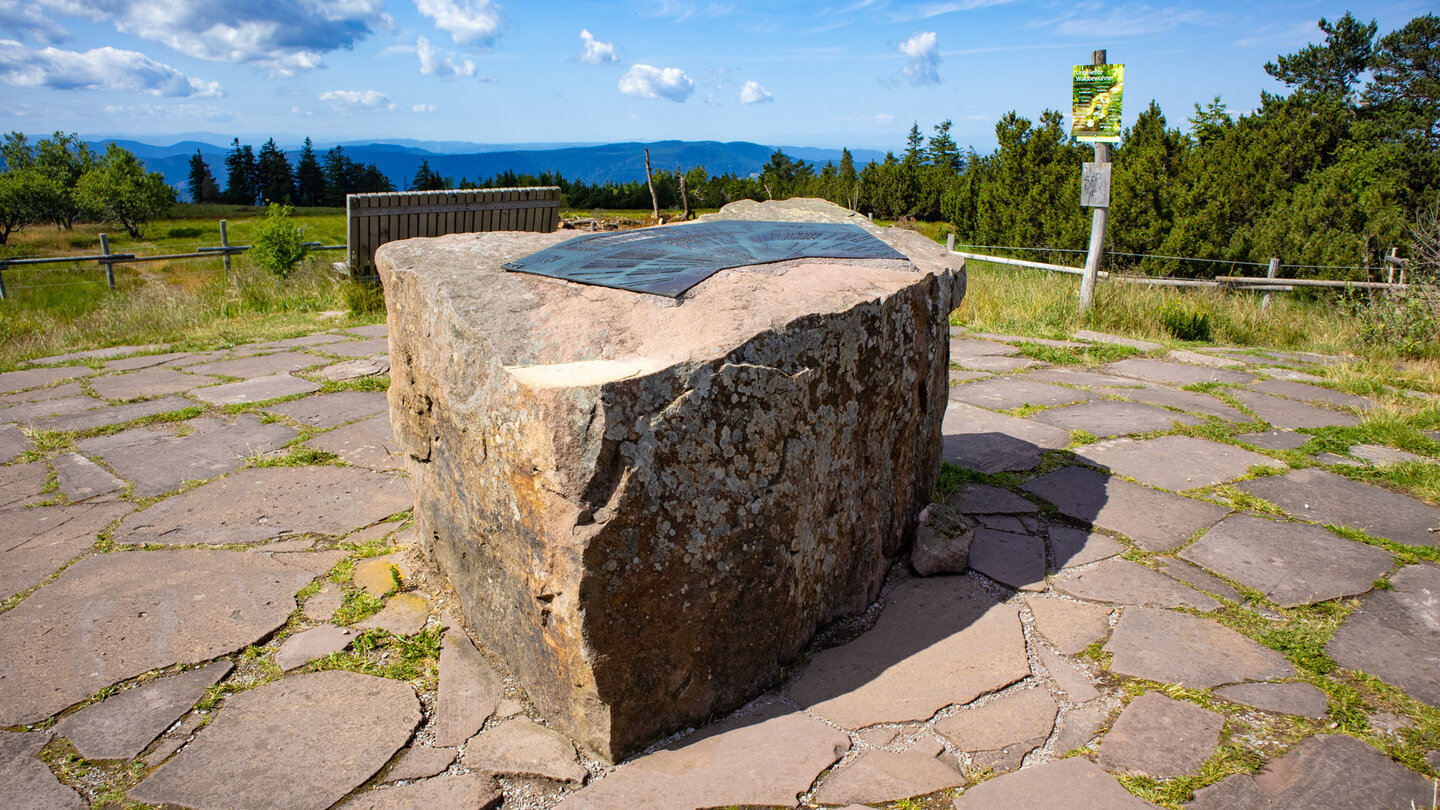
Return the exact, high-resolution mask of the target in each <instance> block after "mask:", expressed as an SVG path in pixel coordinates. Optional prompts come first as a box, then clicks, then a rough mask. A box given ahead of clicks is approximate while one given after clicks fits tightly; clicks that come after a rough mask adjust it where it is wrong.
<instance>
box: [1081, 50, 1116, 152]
mask: <svg viewBox="0 0 1440 810" xmlns="http://www.w3.org/2000/svg"><path fill="white" fill-rule="evenodd" d="M1074 77H1075V78H1074V84H1073V85H1071V91H1070V95H1071V107H1072V110H1073V115H1074V118H1073V121H1072V123H1071V125H1070V134H1071V135H1074V136H1075V140H1077V141H1087V142H1090V143H1096V142H1102V143H1119V141H1120V96H1121V93H1122V92H1123V91H1124V89H1125V66H1124V65H1076V66H1075V74H1074Z"/></svg>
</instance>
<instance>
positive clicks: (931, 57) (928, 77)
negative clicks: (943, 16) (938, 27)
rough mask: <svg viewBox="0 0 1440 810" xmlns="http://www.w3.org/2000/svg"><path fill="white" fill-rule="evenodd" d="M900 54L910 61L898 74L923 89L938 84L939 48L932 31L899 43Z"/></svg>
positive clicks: (923, 32)
mask: <svg viewBox="0 0 1440 810" xmlns="http://www.w3.org/2000/svg"><path fill="white" fill-rule="evenodd" d="M900 53H903V54H905V56H906V57H908V58H909V60H910V63H909V64H907V65H906V66H905V67H903V68H901V69H900V72H901V74H903V75H904V76H905V78H906V79H907V80H908V81H909V82H910V83H911V84H913V85H915V86H916V87H923V86H925V85H931V84H939V83H940V46H939V45H938V44H937V43H936V41H935V32H934V31H921V32H920V33H918V34H916V35H915V36H913V37H910V38H909V39H907V40H905V41H904V42H902V43H900Z"/></svg>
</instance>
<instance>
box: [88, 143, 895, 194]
mask: <svg viewBox="0 0 1440 810" xmlns="http://www.w3.org/2000/svg"><path fill="white" fill-rule="evenodd" d="M110 140H112V139H109V138H105V139H99V140H92V141H89V144H90V146H91V148H93V149H97V150H99V151H102V152H103V151H104V149H105V144H106V143H107V142H109V141H110ZM113 140H114V142H115V143H118V144H119V145H121V146H123V147H125V148H126V149H129V150H130V151H131V152H134V153H135V156H136V157H138V158H140V159H141V160H143V161H144V162H145V165H146V167H147V168H149V169H150V170H151V171H158V172H160V173H161V174H163V175H164V176H165V181H166V182H167V183H169V184H170V185H172V186H175V187H176V188H179V189H181V190H182V191H183V190H184V188H185V184H186V181H187V180H188V179H189V176H190V157H191V156H192V155H194V154H195V151H196V150H197V149H198V150H199V151H200V154H201V155H203V156H204V157H205V160H206V162H207V163H209V164H210V171H211V172H212V173H214V175H215V179H216V180H217V181H218V182H219V183H220V184H221V186H222V187H223V186H224V184H225V155H226V154H227V153H228V152H229V149H228V148H227V147H223V146H216V145H215V144H213V143H210V142H207V141H201V140H183V141H180V142H178V143H174V144H170V145H168V146H156V145H154V144H147V143H141V142H139V141H133V140H125V139H120V138H116V139H113ZM242 143H244V141H243V140H242ZM250 145H251V146H252V147H254V148H255V149H256V150H257V151H258V150H259V147H260V144H259V143H251V144H250ZM338 145H339V146H340V147H341V148H342V149H344V151H345V154H346V156H347V157H349V158H350V159H351V160H353V161H356V162H358V163H373V164H375V166H376V167H377V168H379V169H380V171H382V172H384V173H385V175H386V176H387V177H389V178H390V180H391V182H393V183H394V184H395V187H396V188H405V187H407V186H408V185H409V182H410V179H411V178H413V177H414V176H415V169H416V167H418V166H419V165H420V161H421V160H424V161H427V162H428V163H429V165H430V170H431V171H433V172H435V173H436V174H440V175H443V176H445V177H451V178H454V179H455V180H456V181H457V182H458V181H459V180H460V179H461V178H468V179H470V180H483V179H485V178H488V177H493V176H495V175H497V174H500V173H501V172H504V171H513V172H515V173H516V174H540V173H541V172H558V173H559V174H560V175H561V176H563V177H564V178H566V179H567V180H583V181H585V182H586V183H590V184H595V183H605V182H611V181H613V182H617V183H623V182H628V181H631V180H644V179H645V151H644V150H645V149H647V148H648V149H649V150H650V163H651V165H652V167H653V168H654V169H656V170H660V169H667V170H672V171H673V170H674V169H676V168H683V169H689V168H692V167H694V166H704V167H705V170H706V171H708V172H709V173H710V174H712V175H715V174H734V175H738V176H741V177H748V176H750V175H752V174H758V173H759V172H760V169H761V168H762V167H763V166H764V165H765V163H766V161H768V160H769V159H770V154H771V153H772V152H774V151H775V149H776V148H777V147H774V146H765V145H762V144H758V143H749V142H747V141H733V142H730V143H720V142H718V141H658V142H655V143H609V144H583V145H574V144H567V145H557V144H475V143H465V142H461V141H413V140H403V139H402V140H393V141H378V142H374V141H371V142H353V143H341V144H338ZM329 147H330V145H329V144H327V145H317V146H316V147H315V151H316V153H317V157H320V158H321V159H322V160H323V158H324V152H325V150H326V149H328V148H329ZM778 148H779V149H780V150H781V151H783V152H785V154H787V155H789V156H790V157H792V158H796V159H799V160H804V161H807V162H811V163H814V164H816V165H817V167H818V166H822V165H824V163H825V161H827V160H832V161H835V162H836V163H837V164H838V163H839V162H840V150H839V149H820V148H815V147H808V146H781V147H778ZM285 152H286V155H287V156H288V157H289V158H290V163H291V165H294V163H295V161H296V160H298V159H299V147H298V146H291V145H286V147H285ZM850 153H851V154H852V155H853V156H854V158H855V164H856V167H857V168H858V167H860V166H863V165H865V164H866V163H868V162H870V161H872V160H875V161H879V160H884V158H885V154H884V153H883V152H880V151H877V150H874V149H852V150H850Z"/></svg>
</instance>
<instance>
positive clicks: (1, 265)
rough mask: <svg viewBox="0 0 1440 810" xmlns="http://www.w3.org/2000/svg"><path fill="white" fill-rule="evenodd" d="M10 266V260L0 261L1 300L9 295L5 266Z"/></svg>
mask: <svg viewBox="0 0 1440 810" xmlns="http://www.w3.org/2000/svg"><path fill="white" fill-rule="evenodd" d="M9 266H10V263H9V262H0V301H4V300H5V299H6V298H8V297H9V296H7V295H6V294H5V268H7V267H9Z"/></svg>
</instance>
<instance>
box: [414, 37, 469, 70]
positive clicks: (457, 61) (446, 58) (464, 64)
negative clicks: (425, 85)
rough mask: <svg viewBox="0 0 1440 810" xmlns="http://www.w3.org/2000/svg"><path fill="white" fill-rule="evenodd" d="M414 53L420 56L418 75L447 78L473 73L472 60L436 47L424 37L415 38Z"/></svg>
mask: <svg viewBox="0 0 1440 810" xmlns="http://www.w3.org/2000/svg"><path fill="white" fill-rule="evenodd" d="M415 53H416V55H418V56H419V57H420V75H422V76H439V77H441V78H448V77H451V76H474V75H475V63H474V62H472V61H470V60H469V59H462V58H460V57H459V56H457V55H456V54H453V53H449V52H446V51H442V50H440V49H439V48H436V47H435V46H433V45H431V44H430V40H428V39H426V38H425V37H416V38H415Z"/></svg>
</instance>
